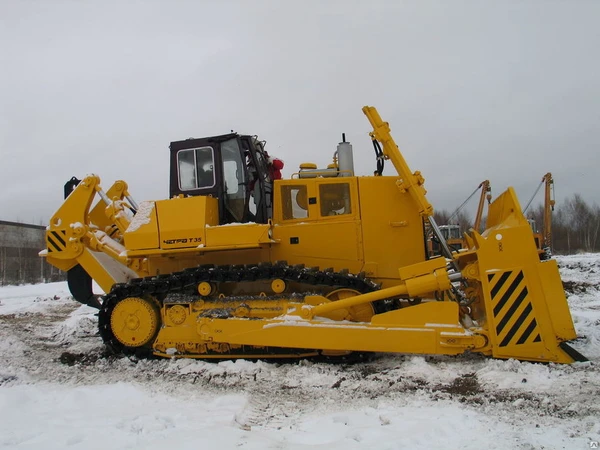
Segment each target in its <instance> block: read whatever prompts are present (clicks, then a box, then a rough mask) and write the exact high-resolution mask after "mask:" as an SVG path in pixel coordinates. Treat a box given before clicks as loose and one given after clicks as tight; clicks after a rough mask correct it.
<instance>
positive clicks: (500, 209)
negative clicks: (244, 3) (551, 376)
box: [457, 188, 585, 363]
mask: <svg viewBox="0 0 600 450" xmlns="http://www.w3.org/2000/svg"><path fill="white" fill-rule="evenodd" d="M487 225H488V227H487V229H486V231H485V232H484V233H483V234H482V235H479V234H478V233H476V232H473V233H472V235H471V238H472V243H473V244H474V247H473V249H474V254H473V251H470V252H466V253H462V254H459V255H458V256H457V259H458V262H459V267H460V269H461V271H462V273H463V275H465V276H466V278H467V280H468V282H469V285H470V286H471V287H472V288H474V289H475V290H478V289H479V287H481V294H480V295H479V296H478V297H477V300H476V301H475V302H474V303H473V304H472V305H471V308H472V317H473V319H475V320H476V321H477V323H478V324H479V325H480V326H481V327H482V328H483V329H484V330H486V332H487V334H488V339H489V343H490V347H491V348H490V353H491V355H492V356H494V357H495V358H515V359H520V360H531V361H548V362H550V361H552V362H560V363H571V362H573V361H575V360H577V361H580V360H585V358H584V357H583V356H582V355H580V354H579V353H578V352H577V351H575V350H574V349H572V348H571V347H569V346H568V344H566V343H565V341H569V340H571V339H575V338H576V336H577V335H576V333H575V329H574V326H573V320H572V319H571V313H570V312H569V306H568V304H567V299H566V297H565V292H564V289H563V286H562V282H561V279H560V274H559V271H558V266H557V264H556V261H554V260H547V261H540V258H539V255H538V252H537V249H536V247H535V243H534V239H533V234H532V231H531V227H530V226H529V224H528V222H527V220H526V219H525V217H524V216H523V214H522V213H521V207H520V205H519V203H518V200H517V197H516V195H515V192H514V190H513V189H512V188H509V189H508V190H507V191H506V192H504V193H503V194H502V195H501V196H500V197H498V198H497V199H496V200H495V201H494V202H493V203H492V204H491V205H490V209H489V215H488V221H487ZM473 249H472V250H473ZM473 256H476V260H473Z"/></svg>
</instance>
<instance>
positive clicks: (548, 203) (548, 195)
mask: <svg viewBox="0 0 600 450" xmlns="http://www.w3.org/2000/svg"><path fill="white" fill-rule="evenodd" d="M542 186H544V209H543V211H544V216H543V218H542V220H543V223H542V232H541V233H540V232H539V231H538V226H537V223H536V221H535V219H534V218H533V217H531V218H529V219H528V222H529V225H530V226H531V229H532V230H533V239H534V241H535V246H536V247H537V249H538V253H539V254H540V258H542V259H546V258H549V257H550V256H551V255H552V211H554V205H555V203H556V202H555V200H554V179H553V178H552V174H551V173H550V172H548V173H547V174H545V175H544V176H543V177H542V181H541V182H540V184H539V185H538V187H537V189H536V190H535V192H534V193H533V195H532V196H531V199H530V200H529V202H527V205H525V208H524V209H523V214H525V213H526V212H527V210H528V209H529V206H530V205H531V202H533V199H534V198H535V196H536V195H537V193H538V192H539V190H540V189H541V187H542Z"/></svg>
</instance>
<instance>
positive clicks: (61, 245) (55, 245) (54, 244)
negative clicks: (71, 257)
mask: <svg viewBox="0 0 600 450" xmlns="http://www.w3.org/2000/svg"><path fill="white" fill-rule="evenodd" d="M66 239H67V230H58V231H50V232H48V233H46V247H48V253H53V252H62V251H63V250H65V249H66V248H67V243H66Z"/></svg>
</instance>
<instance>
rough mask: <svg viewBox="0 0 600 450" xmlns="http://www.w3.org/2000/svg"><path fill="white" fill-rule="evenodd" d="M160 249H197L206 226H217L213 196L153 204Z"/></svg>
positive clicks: (175, 199)
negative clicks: (156, 217) (154, 205)
mask: <svg viewBox="0 0 600 450" xmlns="http://www.w3.org/2000/svg"><path fill="white" fill-rule="evenodd" d="M156 210H157V211H156V212H157V215H158V227H159V231H160V248H162V249H164V250H167V249H173V248H185V247H200V246H204V245H205V244H206V242H205V238H206V236H205V229H204V227H205V225H210V226H215V225H217V224H218V220H219V219H218V215H219V205H218V201H217V199H216V198H213V197H205V196H198V197H186V198H172V199H170V200H161V201H157V202H156Z"/></svg>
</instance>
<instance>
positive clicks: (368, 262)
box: [358, 177, 425, 279]
mask: <svg viewBox="0 0 600 450" xmlns="http://www.w3.org/2000/svg"><path fill="white" fill-rule="evenodd" d="M396 181H397V178H396V177H368V178H367V177H361V178H359V179H358V191H359V197H360V215H361V221H362V227H363V230H362V233H363V245H364V259H365V268H368V269H369V273H367V276H369V277H372V278H396V279H397V278H398V268H399V267H404V266H408V265H410V264H414V263H417V262H420V261H424V260H425V244H424V239H423V222H422V219H421V216H420V215H419V211H418V208H417V205H416V204H415V201H414V200H413V199H412V197H411V196H410V195H408V194H407V193H404V194H402V193H400V191H399V190H398V188H397V186H396ZM373 268H376V269H375V270H373ZM372 271H373V272H374V273H371V272H372Z"/></svg>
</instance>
